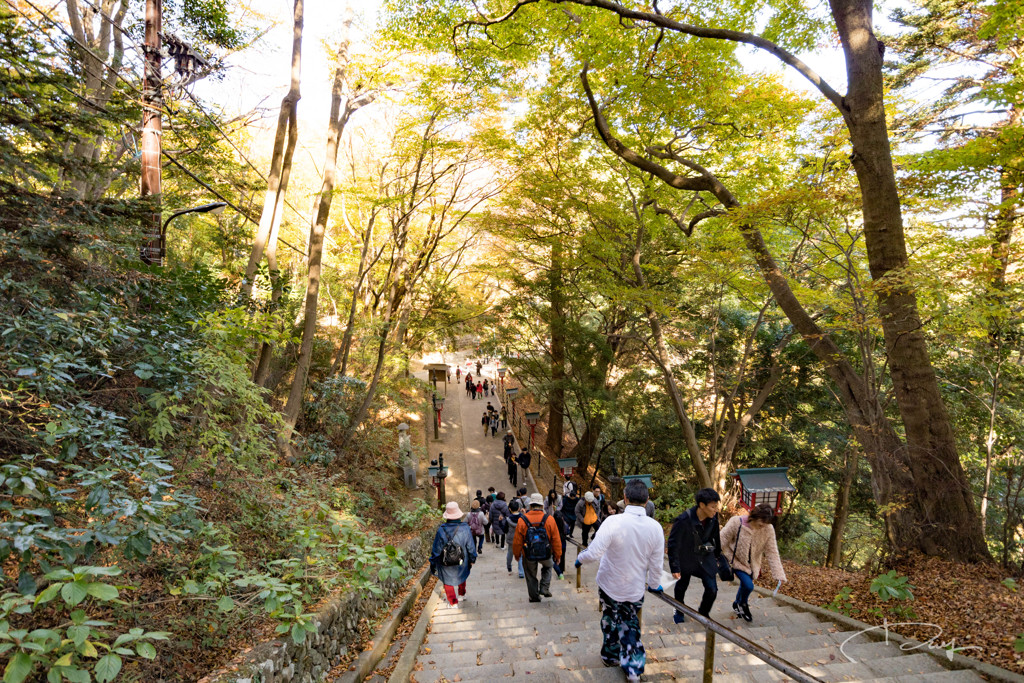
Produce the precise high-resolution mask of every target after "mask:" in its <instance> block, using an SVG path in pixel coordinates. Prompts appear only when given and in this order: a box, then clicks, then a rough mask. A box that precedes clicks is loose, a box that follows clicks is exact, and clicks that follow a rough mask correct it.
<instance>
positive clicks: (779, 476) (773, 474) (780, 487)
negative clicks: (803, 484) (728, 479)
mask: <svg viewBox="0 0 1024 683" xmlns="http://www.w3.org/2000/svg"><path fill="white" fill-rule="evenodd" d="M788 470H789V468H788V467H759V468H755V469H746V470H740V469H737V470H736V471H735V472H733V473H732V476H733V478H734V479H735V480H736V481H737V482H738V483H739V487H740V490H739V495H737V496H736V497H737V499H738V500H739V503H740V506H742V507H743V508H745V509H747V510H753V509H754V507H755V506H757V505H761V504H763V503H767V504H768V505H771V506H772V508H773V509H774V510H775V514H776V515H777V514H779V513H780V512H782V500H783V496H784V495H785V494H786V493H788V492H792V491H796V487H795V486H793V484H791V483H790V482H789V477H787V476H786V472H787V471H788Z"/></svg>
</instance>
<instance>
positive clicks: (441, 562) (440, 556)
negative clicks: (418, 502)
mask: <svg viewBox="0 0 1024 683" xmlns="http://www.w3.org/2000/svg"><path fill="white" fill-rule="evenodd" d="M444 519H445V521H444V523H443V524H441V526H440V527H438V529H437V533H436V534H434V544H433V546H432V547H431V549H430V573H431V574H434V575H435V576H436V577H437V579H438V581H440V582H441V584H442V585H444V593H445V596H446V597H447V598H448V607H450V608H458V606H459V597H458V596H463V597H465V595H466V580H467V579H468V578H469V570H470V568H472V566H473V563H474V562H476V543H474V542H473V532H472V531H470V529H469V525H468V524H466V523H465V522H463V521H462V510H461V509H460V508H459V504H458V503H457V502H455V501H452V502H450V503H448V505H447V506H446V507H445V510H444ZM456 588H458V595H456Z"/></svg>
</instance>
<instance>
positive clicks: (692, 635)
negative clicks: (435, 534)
mask: <svg viewBox="0 0 1024 683" xmlns="http://www.w3.org/2000/svg"><path fill="white" fill-rule="evenodd" d="M464 360H465V358H464V357H463V358H462V362H463V363H464ZM463 369H465V365H463ZM486 371H487V368H485V376H486V375H487V372H486ZM475 374H476V373H475V367H474V375H475ZM453 380H454V377H453ZM455 389H459V390H458V391H456V390H455ZM487 400H490V401H492V402H493V403H494V405H495V406H496V407H499V408H500V404H499V402H498V399H497V397H496V396H495V397H494V398H489V399H487ZM486 405H487V401H486V400H483V401H481V400H479V399H478V400H475V401H474V400H471V399H469V398H468V397H467V396H466V392H465V389H464V387H463V385H462V384H456V383H455V382H454V381H453V383H452V384H449V385H448V397H447V400H446V403H445V409H444V411H443V413H442V415H443V416H444V417H445V420H444V431H443V434H442V437H443V441H444V444H443V446H442V445H439V444H436V443H432V444H431V454H432V456H431V457H436V451H438V450H444V452H445V462H449V463H450V464H451V467H452V473H451V476H450V477H449V482H450V486H449V491H450V492H454V494H455V495H457V496H458V497H457V498H453V497H452V494H451V493H450V494H449V499H450V500H458V501H459V503H460V505H462V506H463V509H468V501H469V499H470V498H471V494H475V492H476V490H477V489H481V490H485V491H486V489H487V487H488V486H492V485H493V486H495V487H496V488H497V489H498V490H504V491H506V493H508V492H509V491H510V489H511V487H510V486H508V485H507V484H508V479H507V478H506V476H505V464H504V460H503V459H502V455H501V452H502V448H501V440H500V438H493V439H492V438H491V437H490V436H486V437H485V436H484V435H483V427H482V426H481V425H480V414H481V412H483V411H484V410H485V407H486ZM449 406H450V407H449ZM460 422H461V424H459V423H460ZM463 427H464V428H463ZM431 436H433V434H432V433H431ZM499 436H500V435H499ZM449 458H451V459H450V460H449ZM530 490H531V492H532V491H533V490H535V489H534V487H533V485H532V482H531V483H530ZM509 497H511V496H509ZM567 552H568V555H569V560H568V565H569V569H570V572H569V573H568V574H567V575H566V579H565V580H562V581H558V580H553V581H552V585H551V592H552V595H553V597H552V598H550V599H545V600H543V601H542V602H540V603H530V602H528V597H527V594H526V585H525V581H523V580H521V579H519V578H518V576H517V575H516V573H515V567H514V566H513V572H512V573H509V572H508V571H507V569H506V566H505V552H504V551H499V550H497V549H495V548H494V546H493V545H491V544H485V546H484V553H483V554H482V555H481V556H480V557H479V559H478V561H477V563H476V565H475V566H474V567H473V571H472V574H471V575H470V578H469V581H468V582H467V596H466V597H465V598H464V599H462V600H461V601H460V607H459V609H448V608H447V606H446V605H445V601H444V600H443V599H442V600H441V601H439V602H438V607H437V608H436V609H435V611H434V613H433V615H432V619H431V625H430V633H429V634H428V636H427V639H426V640H425V641H424V643H423V645H422V647H421V648H420V652H419V655H418V657H417V660H416V661H417V665H416V669H417V670H416V671H415V672H414V674H413V677H414V679H413V680H415V681H416V682H417V683H427V682H428V681H430V682H433V681H452V682H455V681H494V680H496V679H504V678H518V679H529V680H534V681H545V682H553V683H560V682H564V681H573V682H578V681H593V682H596V683H602V682H604V681H616V682H618V681H624V680H625V676H624V674H623V673H622V671H621V670H620V669H618V668H605V667H604V666H603V664H602V662H601V659H600V657H599V655H598V652H599V649H600V647H601V631H600V614H599V612H598V609H597V588H596V584H595V582H594V573H595V571H596V567H595V565H587V566H586V567H584V573H583V588H582V590H581V591H580V592H577V591H576V586H575V572H574V570H573V569H572V562H573V560H574V558H575V555H576V551H575V548H574V547H573V546H571V545H570V546H569V548H568V549H567ZM663 577H664V579H665V581H664V583H665V585H666V586H668V585H669V584H668V581H669V580H670V579H671V577H670V576H668V575H663ZM436 590H437V591H438V592H440V591H441V588H440V586H438V587H437V588H436ZM702 590H703V588H702V586H701V584H700V582H699V581H693V582H691V585H690V590H689V592H688V593H687V595H686V603H687V604H689V605H696V604H698V603H699V602H700V595H701V592H702ZM735 590H736V587H735V585H728V584H725V585H720V588H719V597H718V600H717V601H716V603H715V606H714V608H713V609H712V612H711V616H712V618H713V619H715V620H717V621H719V622H720V623H722V624H724V625H726V626H728V627H729V628H732V629H733V630H735V631H737V632H739V633H740V634H742V635H744V636H745V637H747V638H749V639H750V640H753V641H754V642H756V643H758V644H760V645H762V646H763V647H766V648H767V649H769V650H771V651H773V652H775V653H777V654H779V655H780V656H782V657H783V658H784V659H786V660H788V661H789V662H791V663H792V664H795V665H797V666H800V667H802V668H804V670H805V671H807V672H808V673H811V674H812V675H814V676H817V677H819V678H821V679H823V680H826V681H855V680H870V681H880V682H881V681H884V682H885V683H961V682H968V681H970V682H972V683H973V682H974V681H980V680H982V679H981V677H980V676H978V675H977V674H976V673H974V672H973V671H951V670H947V669H946V668H945V667H944V666H943V664H942V663H941V662H940V661H939V660H938V659H936V658H934V657H932V656H930V655H927V654H924V653H921V652H901V651H900V649H899V647H897V646H896V645H895V644H891V643H888V644H887V643H884V642H873V641H870V640H868V639H867V638H866V637H865V636H863V635H859V634H858V633H857V632H854V631H844V630H843V627H841V626H839V625H837V624H835V623H832V622H830V621H820V620H819V618H818V617H817V616H816V615H815V614H812V613H809V612H803V611H800V610H797V609H795V608H793V607H789V606H786V605H783V604H781V603H779V602H777V601H775V600H773V599H772V598H770V597H761V596H758V595H754V596H752V597H751V608H752V611H753V613H754V621H753V622H752V623H747V622H744V621H742V620H739V619H737V618H735V616H734V615H733V614H732V610H731V603H732V599H733V595H734V594H735ZM672 612H673V610H672V609H671V608H670V607H669V606H668V605H666V604H665V603H663V602H661V601H660V600H657V599H655V598H652V597H650V596H648V598H647V599H646V600H645V605H644V614H643V642H644V645H645V646H646V648H647V654H648V657H647V670H646V672H645V676H644V679H645V680H648V681H676V680H680V681H699V680H701V671H702V667H703V652H704V630H703V628H701V627H695V625H694V624H692V623H690V622H687V623H684V624H675V623H673V621H672ZM847 640H848V642H847V643H846V644H845V645H843V647H842V648H840V644H842V643H843V642H844V641H847ZM714 680H715V681H716V682H717V683H736V682H743V683H760V682H762V681H776V680H786V677H785V676H783V675H782V674H780V673H778V672H777V671H776V670H775V669H772V668H771V667H769V666H768V665H766V664H764V663H763V662H762V661H761V660H760V659H757V658H756V657H754V656H753V655H750V654H748V653H747V652H745V651H744V650H742V649H740V648H738V647H737V646H734V645H732V644H731V643H728V642H726V641H724V640H722V639H719V640H718V644H717V647H716V660H715V677H714Z"/></svg>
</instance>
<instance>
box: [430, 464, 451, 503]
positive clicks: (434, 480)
mask: <svg viewBox="0 0 1024 683" xmlns="http://www.w3.org/2000/svg"><path fill="white" fill-rule="evenodd" d="M427 473H428V474H429V475H430V483H431V484H433V485H434V486H436V487H437V507H439V508H443V507H444V506H445V504H446V503H447V501H446V500H445V492H444V480H445V478H446V477H447V476H448V468H447V467H445V465H444V453H438V454H437V460H431V461H430V467H428V468H427Z"/></svg>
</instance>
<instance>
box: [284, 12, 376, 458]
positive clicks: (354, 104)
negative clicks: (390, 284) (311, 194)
mask: <svg viewBox="0 0 1024 683" xmlns="http://www.w3.org/2000/svg"><path fill="white" fill-rule="evenodd" d="M351 26H352V12H351V9H349V10H348V12H347V16H346V19H345V28H344V36H343V38H342V41H341V45H340V46H339V48H338V67H337V69H336V70H335V72H334V86H333V87H332V89H331V118H330V125H329V127H328V130H327V149H326V154H325V159H324V180H323V184H322V185H321V187H320V193H319V194H318V195H317V198H316V203H315V206H316V211H315V212H314V219H313V224H312V226H311V227H310V231H309V252H308V253H309V283H308V285H307V286H306V306H305V316H304V321H303V326H302V343H301V345H300V346H299V358H298V361H297V363H296V366H295V377H294V379H293V380H292V388H291V392H290V393H289V394H288V403H287V404H286V405H285V409H284V425H283V427H282V430H281V433H280V437H279V442H278V443H279V445H280V447H281V448H282V450H285V451H287V450H288V448H289V445H290V440H291V435H292V432H293V431H294V429H295V424H296V423H297V422H298V419H299V412H300V411H301V409H302V397H303V394H304V393H305V391H306V377H307V375H308V374H309V365H310V361H311V360H312V355H313V337H314V336H315V334H316V323H317V318H316V315H317V304H318V302H319V295H320V266H321V259H322V257H323V246H324V232H325V230H326V228H327V218H328V217H329V216H330V214H331V202H332V201H333V199H334V178H335V175H336V171H337V167H338V143H339V141H340V139H341V134H342V132H343V131H344V130H345V124H346V123H348V120H349V117H351V116H352V114H353V112H355V111H356V110H357V109H359V108H360V107H362V106H363V105H365V104H366V103H367V102H369V99H367V98H358V99H348V100H347V101H346V102H345V105H344V110H343V109H342V100H343V99H344V96H345V74H346V71H347V69H348V48H349V42H348V41H349V37H348V36H349V31H350V29H351Z"/></svg>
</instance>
